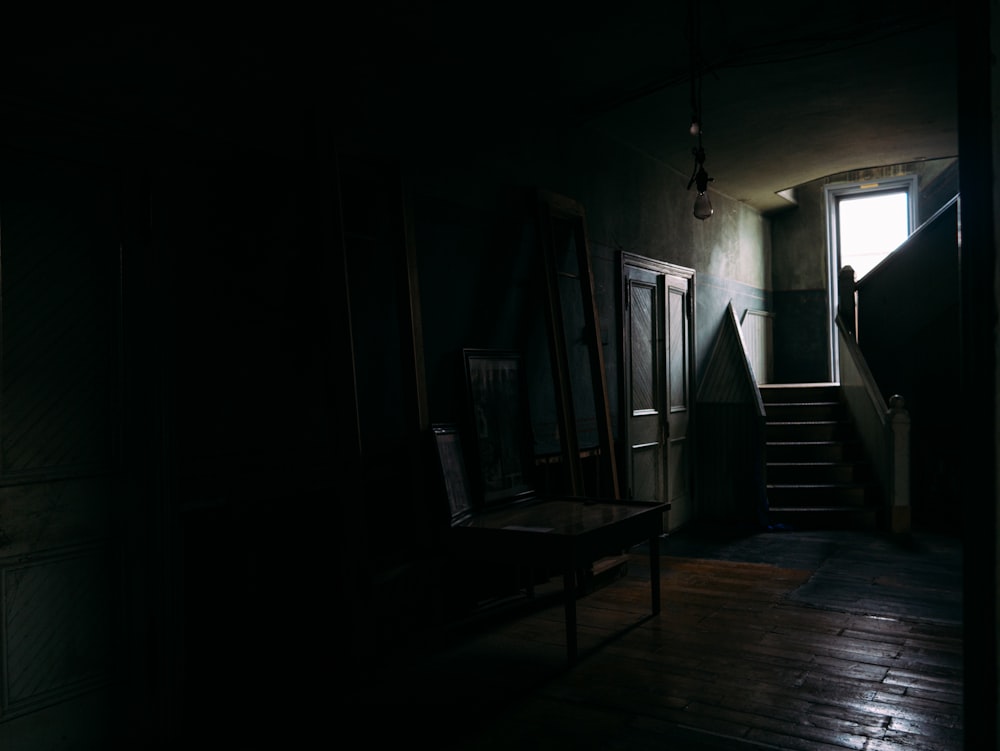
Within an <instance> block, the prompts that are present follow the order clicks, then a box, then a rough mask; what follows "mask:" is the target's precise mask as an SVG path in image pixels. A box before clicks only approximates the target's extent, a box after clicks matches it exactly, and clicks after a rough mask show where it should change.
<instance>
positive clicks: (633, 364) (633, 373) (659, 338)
mask: <svg viewBox="0 0 1000 751" xmlns="http://www.w3.org/2000/svg"><path fill="white" fill-rule="evenodd" d="M625 284H626V292H627V300H628V310H627V315H626V321H627V326H626V332H627V338H626V342H625V346H626V371H627V374H628V378H627V382H628V386H629V391H628V394H627V402H626V403H627V405H628V441H627V446H628V469H627V472H628V475H627V477H628V493H629V497H630V498H637V499H643V500H657V501H665V500H666V498H667V494H666V487H665V485H664V476H663V475H664V472H663V470H664V465H663V438H664V436H663V430H664V421H663V410H662V404H663V383H662V377H661V376H662V368H661V367H660V365H659V363H660V362H661V361H662V353H663V317H662V303H661V300H662V297H661V293H660V284H659V280H658V279H657V278H656V274H654V273H652V272H649V271H646V270H645V269H638V268H633V267H628V268H627V269H626V282H625Z"/></svg>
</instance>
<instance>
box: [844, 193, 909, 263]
mask: <svg viewBox="0 0 1000 751" xmlns="http://www.w3.org/2000/svg"><path fill="white" fill-rule="evenodd" d="M837 213H838V221H839V225H840V228H839V232H838V235H839V237H840V265H841V267H843V266H850V267H852V268H853V269H854V278H855V279H860V278H861V277H863V276H864V275H865V274H867V273H868V272H869V271H871V270H872V269H873V268H875V266H877V265H878V263H879V262H880V261H881V260H882V259H883V258H885V257H886V256H887V255H889V254H890V253H892V251H894V250H895V249H896V248H897V247H899V245H900V244H902V242H903V241H904V240H906V238H907V237H909V234H910V212H909V206H908V201H907V195H906V191H891V192H889V191H885V192H878V193H874V194H868V195H866V194H863V193H862V194H859V195H856V196H850V197H844V198H841V199H840V205H839V207H838V212H837Z"/></svg>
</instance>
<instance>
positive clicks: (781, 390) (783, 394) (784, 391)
mask: <svg viewBox="0 0 1000 751" xmlns="http://www.w3.org/2000/svg"><path fill="white" fill-rule="evenodd" d="M760 396H761V399H762V400H763V401H764V404H765V406H766V405H768V404H775V403H781V402H784V403H796V404H802V403H805V402H839V401H840V387H839V386H798V387H795V388H789V387H780V386H763V387H761V389H760Z"/></svg>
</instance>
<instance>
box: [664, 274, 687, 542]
mask: <svg viewBox="0 0 1000 751" xmlns="http://www.w3.org/2000/svg"><path fill="white" fill-rule="evenodd" d="M664 280H665V282H666V289H667V388H666V393H667V408H666V416H667V437H668V438H667V499H668V500H669V501H670V520H671V527H676V526H681V525H683V524H684V523H686V522H687V521H689V520H690V518H691V498H690V495H691V491H690V488H691V482H690V473H689V471H688V469H689V467H690V464H691V461H690V456H689V454H690V451H689V446H690V442H689V440H688V427H689V423H690V417H691V411H690V406H689V396H690V378H689V373H690V366H691V358H690V354H689V352H688V349H689V346H690V330H691V328H690V327H691V323H690V321H689V319H688V281H687V279H683V278H680V277H676V276H671V275H669V274H668V275H666V276H665V277H664Z"/></svg>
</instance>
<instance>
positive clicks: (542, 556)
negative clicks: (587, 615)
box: [449, 498, 670, 662]
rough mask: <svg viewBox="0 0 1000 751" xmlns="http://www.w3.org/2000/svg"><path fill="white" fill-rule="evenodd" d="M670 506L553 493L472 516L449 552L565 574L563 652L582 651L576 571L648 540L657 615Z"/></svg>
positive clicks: (455, 533) (454, 532)
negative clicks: (666, 514)
mask: <svg viewBox="0 0 1000 751" xmlns="http://www.w3.org/2000/svg"><path fill="white" fill-rule="evenodd" d="M668 508H670V505H669V504H667V503H658V502H652V501H604V500H595V499H589V498H553V499H534V500H529V501H521V502H518V503H511V504H508V505H503V506H497V507H495V508H492V509H487V510H485V511H482V512H479V513H476V514H473V515H472V516H471V517H470V518H468V519H466V520H464V521H462V522H458V523H456V524H455V525H453V526H452V527H451V530H450V534H449V542H450V547H451V550H452V552H453V553H454V554H455V555H456V556H458V557H460V558H465V559H470V560H480V561H489V562H497V563H511V564H515V565H523V566H533V567H546V568H550V569H555V570H559V571H561V572H562V574H563V595H564V600H565V611H566V654H567V657H568V658H569V661H570V662H573V661H575V660H576V656H577V634H576V600H577V596H578V587H577V586H576V573H577V572H578V571H581V570H586V569H589V568H590V566H592V565H593V563H594V562H595V561H597V560H598V559H600V558H602V557H604V556H608V555H617V554H620V553H621V552H623V551H624V550H626V549H628V548H629V547H631V546H633V545H636V544H638V543H641V542H648V544H649V584H650V597H651V604H652V613H653V615H656V614H657V613H659V612H660V561H659V558H660V535H661V534H662V533H663V512H664V511H666V510H667V509H668Z"/></svg>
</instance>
